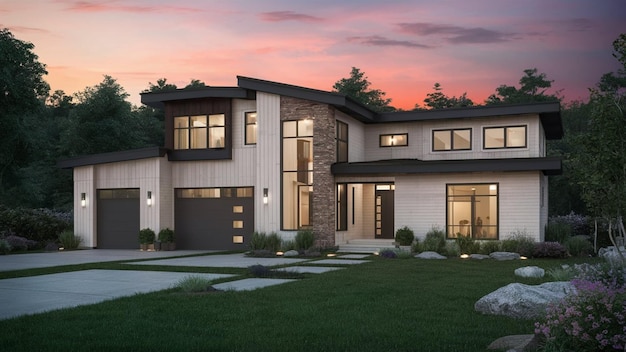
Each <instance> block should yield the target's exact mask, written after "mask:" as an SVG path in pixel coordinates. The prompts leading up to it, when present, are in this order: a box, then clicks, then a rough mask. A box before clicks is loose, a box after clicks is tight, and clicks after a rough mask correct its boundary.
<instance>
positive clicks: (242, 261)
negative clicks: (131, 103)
mask: <svg viewBox="0 0 626 352" xmlns="http://www.w3.org/2000/svg"><path fill="white" fill-rule="evenodd" d="M307 260H309V259H300V258H283V257H276V258H256V257H246V256H245V255H244V254H243V253H236V254H216V255H206V256H199V257H186V258H170V259H159V260H147V261H141V262H134V263H128V264H132V265H171V266H197V267H211V268H247V267H249V266H252V265H257V264H258V265H263V266H276V265H290V264H296V263H301V262H304V261H307Z"/></svg>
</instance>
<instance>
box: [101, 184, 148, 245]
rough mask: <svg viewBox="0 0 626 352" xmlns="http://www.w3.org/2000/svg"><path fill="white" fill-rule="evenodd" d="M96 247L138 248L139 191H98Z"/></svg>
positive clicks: (133, 189)
mask: <svg viewBox="0 0 626 352" xmlns="http://www.w3.org/2000/svg"><path fill="white" fill-rule="evenodd" d="M97 193H98V200H97V202H98V204H97V207H98V221H97V227H98V233H97V236H98V237H97V247H98V248H105V249H138V248H139V238H138V235H139V189H138V188H131V189H99V190H98V192H97Z"/></svg>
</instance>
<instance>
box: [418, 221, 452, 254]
mask: <svg viewBox="0 0 626 352" xmlns="http://www.w3.org/2000/svg"><path fill="white" fill-rule="evenodd" d="M422 250H424V251H433V252H437V253H439V254H446V234H445V232H443V230H441V229H440V228H438V227H432V228H431V229H430V231H428V232H427V233H426V237H425V238H424V241H423V243H422Z"/></svg>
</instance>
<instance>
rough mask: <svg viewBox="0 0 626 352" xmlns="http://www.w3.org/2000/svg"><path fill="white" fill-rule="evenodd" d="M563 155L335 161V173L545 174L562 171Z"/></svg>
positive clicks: (338, 174)
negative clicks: (521, 172)
mask: <svg viewBox="0 0 626 352" xmlns="http://www.w3.org/2000/svg"><path fill="white" fill-rule="evenodd" d="M561 163H562V160H561V158H558V157H547V158H515V159H469V160H437V161H422V160H418V159H397V160H381V161H371V162H358V163H335V164H333V165H332V166H331V172H332V174H333V175H335V176H374V175H410V174H431V173H452V172H498V171H500V172H510V171H542V172H543V173H544V174H545V175H558V174H560V173H561V167H562V166H561Z"/></svg>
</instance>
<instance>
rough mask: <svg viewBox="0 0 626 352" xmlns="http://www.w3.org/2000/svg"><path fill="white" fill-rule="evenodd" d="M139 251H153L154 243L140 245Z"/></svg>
mask: <svg viewBox="0 0 626 352" xmlns="http://www.w3.org/2000/svg"><path fill="white" fill-rule="evenodd" d="M139 249H140V250H142V251H154V243H140V244H139Z"/></svg>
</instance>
